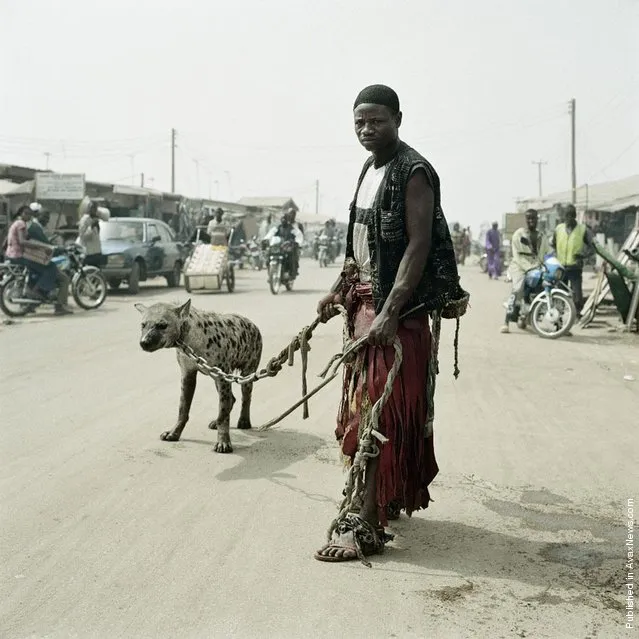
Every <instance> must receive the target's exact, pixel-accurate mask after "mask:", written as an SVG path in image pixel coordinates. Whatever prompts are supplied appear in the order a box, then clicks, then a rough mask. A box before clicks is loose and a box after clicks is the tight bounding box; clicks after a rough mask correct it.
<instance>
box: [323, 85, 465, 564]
mask: <svg viewBox="0 0 639 639" xmlns="http://www.w3.org/2000/svg"><path fill="white" fill-rule="evenodd" d="M354 120H355V132H356V134H357V137H358V139H359V141H360V143H361V144H362V146H363V147H364V148H365V149H366V150H367V151H369V152H370V153H371V157H370V158H369V159H368V160H367V161H366V163H365V165H364V168H363V171H362V173H361V175H360V178H359V181H358V184H357V189H356V192H355V198H354V201H353V203H352V205H351V211H350V221H349V226H348V235H347V241H346V259H345V263H344V271H343V273H342V275H341V276H340V278H339V279H338V281H337V282H336V283H335V285H334V287H333V289H332V291H331V292H330V293H329V294H328V295H327V296H326V297H324V298H323V299H322V300H321V301H320V303H319V305H318V313H319V314H320V317H321V318H322V320H323V321H327V320H328V319H330V318H331V317H333V316H334V315H336V314H337V313H338V309H337V308H336V305H338V304H343V305H344V306H345V307H346V310H347V329H348V334H349V338H350V339H358V338H360V337H365V336H368V341H367V345H366V346H365V347H364V348H362V349H360V350H359V351H358V353H357V357H356V359H355V361H353V362H351V363H350V364H348V365H347V366H346V368H345V370H344V385H343V391H342V400H341V405H340V408H339V413H338V423H337V430H336V436H337V439H338V440H339V441H340V444H341V449H342V453H343V454H344V456H345V457H347V458H349V459H350V460H351V463H353V461H354V459H355V456H356V455H358V450H359V449H360V447H362V446H364V445H365V442H366V438H367V437H370V435H371V434H373V433H372V432H371V430H370V429H371V428H372V427H373V423H374V422H373V421H372V420H373V416H372V406H374V404H375V403H376V402H377V401H378V400H379V399H380V397H381V395H382V393H383V390H384V386H385V383H386V380H387V376H388V372H389V370H390V369H391V367H392V366H393V362H394V361H395V353H396V351H395V348H401V351H402V354H403V360H402V362H401V366H400V368H399V371H398V373H397V375H396V377H395V381H394V385H393V389H392V394H391V395H390V397H389V399H388V401H387V402H386V403H385V405H384V407H383V409H382V412H381V416H380V419H379V423H378V424H376V425H375V428H376V432H377V433H379V438H378V439H379V441H378V440H377V439H375V440H373V441H375V442H377V443H378V445H379V447H378V446H377V445H375V446H374V448H373V449H372V451H371V450H368V449H367V450H366V451H364V454H365V455H366V456H367V461H366V470H365V482H364V483H363V486H364V488H363V494H362V493H358V494H357V495H355V494H353V492H352V491H351V492H350V493H349V491H348V490H347V491H346V492H347V495H349V494H350V497H347V499H350V498H352V499H353V501H352V502H350V503H351V506H349V507H348V508H346V509H345V510H346V511H344V510H343V512H342V513H340V515H339V516H338V519H337V520H336V522H334V525H333V526H332V527H331V531H332V532H331V536H330V539H329V541H328V543H327V544H326V545H325V546H324V547H322V548H321V549H320V550H318V551H317V553H316V554H315V558H316V559H318V560H320V561H349V560H353V559H357V558H358V557H359V558H360V559H362V560H363V559H364V556H365V555H371V554H374V553H377V552H381V551H382V550H383V547H384V544H385V542H386V541H387V540H388V539H389V537H388V536H387V535H386V534H385V532H384V525H385V524H386V523H387V519H389V518H397V517H398V516H399V511H400V510H401V509H403V510H405V511H406V513H407V514H408V515H410V514H411V513H412V512H414V511H416V510H419V509H421V508H426V507H427V506H428V503H429V502H430V501H431V499H430V494H429V492H428V486H429V484H430V483H431V482H432V480H433V479H434V477H435V475H436V474H437V472H438V468H437V463H436V461H435V453H434V449H433V433H432V419H433V399H434V377H435V375H436V366H437V360H436V352H437V351H436V349H437V341H438V331H439V322H440V320H439V316H440V313H441V312H442V311H444V314H445V316H446V317H451V316H453V314H456V315H457V316H459V315H461V314H463V312H464V311H465V302H466V301H467V297H465V296H466V294H465V292H464V291H463V290H462V289H461V287H460V285H459V275H458V273H457V266H456V264H455V253H454V250H453V245H452V241H451V237H450V232H449V230H448V225H447V224H446V220H445V218H444V214H443V212H442V209H441V206H440V189H439V178H438V176H437V173H436V172H435V170H434V169H433V167H432V166H431V165H430V163H429V162H428V161H427V160H426V159H425V158H423V157H422V156H421V155H420V154H419V153H417V151H415V150H414V149H412V148H411V147H409V146H408V145H407V144H405V143H404V142H402V141H401V140H400V139H399V134H398V129H399V127H400V125H401V122H402V113H401V111H400V108H399V99H398V97H397V94H396V93H395V91H393V90H392V89H390V88H389V87H387V86H383V85H374V86H370V87H367V88H365V89H364V90H363V91H361V92H360V94H359V95H358V96H357V99H356V100H355V104H354ZM429 313H432V314H433V316H434V319H433V326H434V332H433V335H432V336H431V331H430V326H429ZM366 433H368V435H366ZM381 442H384V443H381ZM360 458H361V455H360ZM358 468H361V467H360V466H359V465H358V466H356V467H355V468H354V469H352V470H353V472H355V471H357V469H358Z"/></svg>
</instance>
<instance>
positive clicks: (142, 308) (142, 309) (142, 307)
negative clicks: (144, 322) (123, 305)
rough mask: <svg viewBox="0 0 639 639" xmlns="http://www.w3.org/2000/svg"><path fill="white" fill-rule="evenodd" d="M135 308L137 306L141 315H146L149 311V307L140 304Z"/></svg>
mask: <svg viewBox="0 0 639 639" xmlns="http://www.w3.org/2000/svg"><path fill="white" fill-rule="evenodd" d="M133 306H135V308H137V310H138V311H140V313H146V312H147V311H148V310H149V309H148V307H146V306H144V304H141V303H140V302H138V303H137V304H134V305H133Z"/></svg>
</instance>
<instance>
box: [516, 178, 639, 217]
mask: <svg viewBox="0 0 639 639" xmlns="http://www.w3.org/2000/svg"><path fill="white" fill-rule="evenodd" d="M571 200H572V192H571V191H560V192H558V193H551V194H549V195H544V196H543V197H541V198H540V197H530V198H527V199H523V200H519V202H518V208H519V209H520V210H523V209H528V208H532V209H537V210H538V211H544V210H547V209H551V208H553V206H554V205H555V204H568V203H570V202H571ZM638 200H639V175H631V176H629V177H627V178H623V179H621V180H613V181H611V182H601V183H599V184H584V185H582V186H580V187H579V188H578V189H577V203H576V206H577V208H578V209H588V210H597V211H621V210H623V209H625V208H627V207H629V206H637V201H638Z"/></svg>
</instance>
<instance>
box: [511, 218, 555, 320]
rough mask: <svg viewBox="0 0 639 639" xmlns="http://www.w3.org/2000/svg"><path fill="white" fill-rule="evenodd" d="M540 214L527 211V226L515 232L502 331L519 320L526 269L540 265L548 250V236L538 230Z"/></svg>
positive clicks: (512, 241)
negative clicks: (508, 290)
mask: <svg viewBox="0 0 639 639" xmlns="http://www.w3.org/2000/svg"><path fill="white" fill-rule="evenodd" d="M538 223H539V215H538V213H537V211H536V210H535V209H528V210H527V211H526V226H525V227H521V228H519V229H517V230H516V231H515V232H514V233H513V237H512V240H511V243H510V249H511V253H512V257H511V260H510V265H509V266H508V273H509V275H510V277H511V280H512V291H511V294H510V297H509V298H508V303H507V310H506V319H505V321H504V325H503V326H502V327H501V332H502V333H510V328H509V326H508V324H509V322H518V320H519V309H520V308H521V301H522V295H523V292H524V280H525V277H526V271H529V270H530V269H531V268H535V267H536V266H539V264H540V263H541V262H542V260H543V259H544V255H545V254H546V253H547V252H548V243H547V241H546V238H545V237H544V236H543V234H541V233H540V232H539V231H538V230H537V224H538Z"/></svg>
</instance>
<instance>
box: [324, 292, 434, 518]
mask: <svg viewBox="0 0 639 639" xmlns="http://www.w3.org/2000/svg"><path fill="white" fill-rule="evenodd" d="M346 306H347V309H348V315H349V337H350V338H351V339H358V338H359V337H361V336H362V335H366V334H367V333H368V331H369V329H370V327H371V324H372V323H373V320H374V319H375V309H374V306H373V298H372V294H371V287H370V285H369V284H356V285H354V286H353V288H352V289H351V292H350V293H349V294H348V296H347V301H346ZM397 335H398V337H399V339H400V341H401V344H402V354H403V360H402V364H401V367H400V370H399V374H398V376H397V378H396V379H395V384H394V386H393V392H392V394H391V396H390V397H389V400H388V402H386V405H385V406H384V408H383V410H382V414H381V418H380V424H379V430H380V432H382V433H383V434H384V435H385V436H386V437H387V438H388V440H389V441H388V442H386V443H385V444H380V450H381V452H380V457H379V465H378V469H377V506H378V509H379V517H380V522H381V523H382V524H386V523H387V522H386V506H387V505H388V504H389V503H390V502H391V501H393V500H398V501H400V502H401V505H402V507H403V508H404V509H405V511H406V514H408V515H409V516H410V515H411V513H412V512H413V511H415V510H420V509H421V508H427V507H428V502H429V501H430V495H429V492H428V486H429V484H430V483H431V482H432V481H433V479H434V478H435V476H436V475H437V472H438V470H439V469H438V467H437V462H436V461H435V452H434V449H433V437H432V432H431V433H430V434H429V436H427V426H426V425H427V422H428V419H429V410H430V407H429V406H428V405H427V404H428V401H427V396H428V395H427V382H428V364H429V361H430V357H431V333H430V327H429V324H428V316H427V315H426V314H424V315H423V316H420V317H415V318H410V319H406V320H404V321H403V322H401V323H400V326H399V329H398V332H397ZM394 359H395V350H394V348H393V347H392V346H386V347H381V346H377V347H373V346H367V347H364V348H363V349H362V350H360V351H359V353H358V355H357V359H356V361H355V362H353V363H352V364H349V365H347V366H346V367H345V370H344V384H343V391H342V401H341V404H340V409H339V414H338V417H337V429H336V432H335V434H336V436H337V439H338V440H339V441H340V443H341V448H342V453H343V454H344V455H345V456H346V457H348V458H350V460H351V461H352V460H353V458H354V457H355V453H356V452H357V447H358V443H359V437H358V430H359V426H360V421H361V420H362V416H363V414H364V412H365V411H368V412H370V411H371V409H372V406H373V405H374V404H375V402H376V401H377V400H378V399H379V398H380V397H381V395H382V393H383V391H384V385H385V384H386V378H387V376H388V371H390V369H391V367H392V365H393V361H394Z"/></svg>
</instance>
